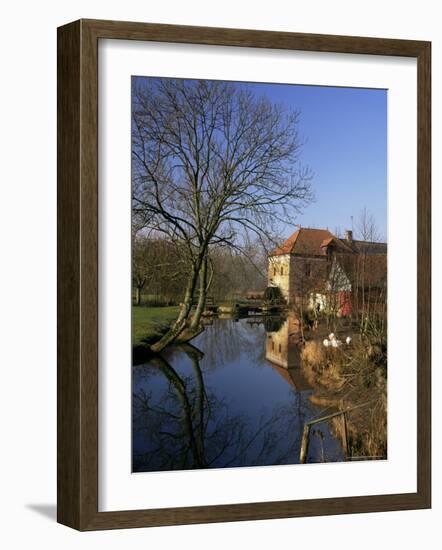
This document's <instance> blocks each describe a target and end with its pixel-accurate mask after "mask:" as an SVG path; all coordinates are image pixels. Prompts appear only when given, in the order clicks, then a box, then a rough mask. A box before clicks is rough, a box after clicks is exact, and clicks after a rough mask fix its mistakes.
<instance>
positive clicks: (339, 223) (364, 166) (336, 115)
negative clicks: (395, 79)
mask: <svg viewBox="0 0 442 550" xmlns="http://www.w3.org/2000/svg"><path fill="white" fill-rule="evenodd" d="M248 86H250V87H251V88H252V89H253V91H254V92H255V93H256V94H257V95H261V94H262V95H265V96H267V97H268V98H269V99H271V100H272V101H275V102H278V103H283V104H285V105H286V106H290V107H292V108H295V109H297V110H299V111H300V124H299V132H300V136H301V138H302V140H303V141H305V145H304V146H303V149H302V153H301V157H300V160H301V162H302V163H303V164H307V165H309V166H310V168H311V169H312V171H313V172H314V178H313V182H312V186H313V190H314V193H315V196H316V202H315V203H314V204H312V205H310V206H308V207H307V208H306V209H305V211H304V213H303V215H302V216H300V217H299V218H298V219H297V220H296V223H298V224H300V225H302V226H304V227H318V228H327V227H328V229H329V230H330V231H334V230H335V228H336V227H340V229H341V230H342V231H344V230H345V229H351V216H353V217H354V225H355V227H356V225H357V219H358V217H359V215H360V213H361V211H362V209H363V208H364V207H366V208H367V210H368V211H369V212H370V213H371V214H372V215H373V217H374V219H375V221H376V224H377V227H378V228H379V231H380V233H381V235H382V236H383V238H385V239H386V238H387V91H386V90H374V89H364V88H334V87H322V86H296V85H292V84H249V85H248Z"/></svg>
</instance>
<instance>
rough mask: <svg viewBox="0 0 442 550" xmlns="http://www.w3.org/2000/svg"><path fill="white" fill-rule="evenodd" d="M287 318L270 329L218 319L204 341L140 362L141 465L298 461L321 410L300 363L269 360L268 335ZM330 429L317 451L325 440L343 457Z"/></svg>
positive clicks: (137, 465)
mask: <svg viewBox="0 0 442 550" xmlns="http://www.w3.org/2000/svg"><path fill="white" fill-rule="evenodd" d="M285 326H286V322H285V321H284V320H282V322H281V323H279V330H276V332H275V331H274V329H278V324H273V325H272V326H269V325H268V326H267V328H269V329H273V331H274V332H269V333H268V334H267V333H266V331H265V327H264V325H263V324H257V323H255V324H252V323H250V322H249V320H239V321H233V320H214V323H213V325H211V326H209V327H207V328H206V330H205V332H204V333H203V334H202V335H200V336H199V337H198V338H197V339H195V344H196V346H198V347H196V346H193V345H189V344H187V345H183V346H179V347H176V348H174V349H172V350H169V351H168V352H167V354H164V356H157V357H156V358H155V359H153V360H151V361H150V363H149V364H146V365H140V366H136V367H134V375H133V471H135V472H140V471H159V470H185V469H195V468H221V467H224V468H225V467H237V466H262V465H270V464H293V463H297V462H298V459H299V448H300V442H301V436H302V429H303V426H304V422H305V421H306V420H308V419H310V418H312V417H313V416H316V412H317V411H316V410H315V408H314V407H313V406H312V405H311V404H310V402H309V401H308V396H309V393H310V391H309V390H308V389H306V388H305V387H304V386H303V385H302V380H301V378H299V377H298V378H299V380H297V376H298V375H299V370H298V375H296V373H294V371H293V368H289V369H284V368H283V367H281V366H280V365H281V363H280V365H276V364H274V363H272V362H269V361H268V360H266V354H268V341H269V340H268V336H269V335H273V336H275V335H276V336H277V335H278V334H280V335H281V338H282V337H283V332H284V327H285ZM281 331H283V332H281ZM289 347H290V346H286V349H287V350H288V349H289ZM202 350H204V351H202ZM290 371H291V372H290ZM298 382H299V383H298ZM297 386H298V387H297ZM325 432H326V433H325V435H324V440H321V446H320V447H318V449H317V450H316V451H315V445H312V450H311V453H313V454H315V452H316V454H317V460H320V459H321V452H322V448H324V449H325V454H326V459H327V460H340V459H341V458H340V450H339V445H338V444H337V442H336V441H335V440H334V439H333V438H332V436H331V435H330V433H329V432H327V430H325ZM312 458H313V459H314V456H313V457H312Z"/></svg>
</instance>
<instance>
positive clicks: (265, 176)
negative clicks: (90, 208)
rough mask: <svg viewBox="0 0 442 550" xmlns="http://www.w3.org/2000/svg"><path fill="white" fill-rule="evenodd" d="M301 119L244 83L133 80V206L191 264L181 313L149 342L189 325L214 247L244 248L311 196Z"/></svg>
mask: <svg viewBox="0 0 442 550" xmlns="http://www.w3.org/2000/svg"><path fill="white" fill-rule="evenodd" d="M298 118H299V114H298V113H297V112H291V111H287V110H285V109H284V108H283V107H282V106H280V105H274V104H272V103H271V102H270V101H269V100H268V99H266V98H262V97H257V96H256V95H255V94H254V93H252V91H250V89H249V88H247V87H246V86H244V85H237V84H234V83H228V82H218V81H204V80H198V81H196V80H195V81H191V80H175V79H134V81H133V125H132V130H133V131H132V137H133V145H132V154H133V210H134V214H135V217H136V219H145V220H148V224H149V226H151V227H154V228H155V229H156V230H157V231H161V232H163V233H164V234H166V235H167V236H168V238H171V239H174V240H176V241H179V242H180V243H182V245H183V246H184V247H185V249H186V253H187V261H188V265H189V269H188V272H189V277H188V280H187V284H186V289H185V292H184V298H183V302H182V307H181V310H180V313H179V316H178V319H177V321H176V323H175V324H174V326H173V327H172V328H171V330H170V331H169V332H168V333H167V334H166V335H165V336H164V337H163V338H162V339H161V341H160V342H158V343H156V344H155V345H154V346H153V347H152V349H153V350H154V351H161V349H163V348H164V347H165V346H166V345H168V344H169V343H171V342H173V341H174V340H175V339H176V338H177V337H178V336H181V337H183V335H182V333H183V331H185V330H187V331H189V321H190V317H191V307H192V300H193V297H194V294H195V290H196V288H197V285H198V281H199V295H198V296H199V302H200V303H199V304H198V306H197V308H196V313H195V315H194V318H193V319H192V321H191V330H190V333H191V334H192V333H193V332H194V331H195V330H196V329H197V326H198V324H199V317H198V316H199V315H200V314H201V313H202V311H203V309H204V303H205V300H206V295H207V271H208V269H209V261H208V257H209V250H210V248H212V247H213V246H216V245H224V246H228V247H231V248H234V249H236V250H239V251H241V250H243V248H244V245H245V244H246V242H247V236H248V235H251V234H254V235H256V236H257V237H260V238H264V237H265V236H268V235H270V234H271V233H272V231H274V229H275V227H276V225H277V224H278V223H280V222H281V221H283V222H285V221H286V219H288V217H289V216H291V217H293V215H295V214H296V213H297V212H298V211H299V209H300V208H301V207H302V206H303V205H304V204H305V203H306V202H308V201H309V200H310V199H311V192H310V173H309V171H308V169H305V168H302V167H301V166H300V165H299V158H298V157H299V152H300V141H299V138H298V132H297V126H298Z"/></svg>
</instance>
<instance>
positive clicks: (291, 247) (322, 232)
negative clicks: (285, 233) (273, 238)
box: [270, 227, 336, 256]
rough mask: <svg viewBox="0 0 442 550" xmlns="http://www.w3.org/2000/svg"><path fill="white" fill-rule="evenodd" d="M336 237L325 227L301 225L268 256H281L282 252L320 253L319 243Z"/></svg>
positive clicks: (315, 254) (313, 254) (316, 254)
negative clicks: (312, 227) (316, 227)
mask: <svg viewBox="0 0 442 550" xmlns="http://www.w3.org/2000/svg"><path fill="white" fill-rule="evenodd" d="M335 238H336V237H335V236H334V235H333V234H332V233H330V231H328V230H327V229H311V228H307V227H301V228H300V229H298V231H295V233H293V235H291V236H290V237H289V238H288V239H287V240H286V241H284V242H283V243H282V245H281V246H278V247H276V248H275V249H274V250H272V252H271V253H270V256H282V255H283V254H306V255H312V256H318V255H322V254H323V253H324V252H323V250H322V249H321V245H322V244H323V243H324V242H325V241H328V240H330V241H331V240H333V239H335Z"/></svg>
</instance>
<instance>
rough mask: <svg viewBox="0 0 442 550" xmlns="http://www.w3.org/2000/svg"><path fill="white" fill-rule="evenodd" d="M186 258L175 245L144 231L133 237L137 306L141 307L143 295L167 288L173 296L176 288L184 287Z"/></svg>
mask: <svg viewBox="0 0 442 550" xmlns="http://www.w3.org/2000/svg"><path fill="white" fill-rule="evenodd" d="M185 269H186V263H185V256H184V255H183V253H182V251H180V249H179V248H178V247H177V246H176V245H175V243H173V242H170V241H166V240H165V239H164V238H163V237H162V238H158V237H155V236H153V235H151V234H146V233H143V232H138V233H135V234H134V235H133V237H132V284H133V288H134V290H135V303H136V305H140V303H141V293H142V291H143V290H145V289H148V290H149V291H150V292H151V293H152V292H153V291H154V290H156V291H160V292H161V291H163V292H164V290H165V289H164V287H165V285H167V292H166V294H168V295H169V296H170V294H171V290H172V287H173V286H176V285H178V286H180V285H181V284H182V281H183V279H184V278H185V275H186V273H185Z"/></svg>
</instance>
